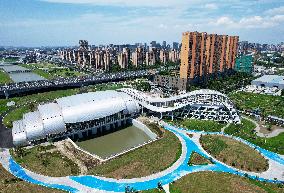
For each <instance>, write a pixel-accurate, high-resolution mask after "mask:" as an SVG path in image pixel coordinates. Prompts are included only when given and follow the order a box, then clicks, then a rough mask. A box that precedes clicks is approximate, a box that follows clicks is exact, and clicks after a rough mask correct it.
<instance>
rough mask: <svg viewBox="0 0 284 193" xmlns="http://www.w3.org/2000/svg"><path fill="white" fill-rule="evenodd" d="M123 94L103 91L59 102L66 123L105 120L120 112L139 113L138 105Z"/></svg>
mask: <svg viewBox="0 0 284 193" xmlns="http://www.w3.org/2000/svg"><path fill="white" fill-rule="evenodd" d="M129 100H132V99H131V97H130V96H128V95H127V94H125V93H122V92H116V91H103V92H95V93H86V94H80V95H74V96H71V97H65V98H61V99H58V100H57V103H58V104H59V106H60V107H61V110H62V114H63V117H64V121H65V123H78V122H85V121H90V120H95V119H99V118H103V117H106V116H110V115H113V114H115V113H118V112H119V111H123V110H128V111H129V113H133V112H137V106H136V103H135V102H133V103H130V102H128V103H126V101H129Z"/></svg>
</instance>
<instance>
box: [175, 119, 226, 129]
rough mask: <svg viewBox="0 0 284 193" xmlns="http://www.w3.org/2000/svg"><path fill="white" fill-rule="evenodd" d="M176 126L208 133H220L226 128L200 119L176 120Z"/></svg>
mask: <svg viewBox="0 0 284 193" xmlns="http://www.w3.org/2000/svg"><path fill="white" fill-rule="evenodd" d="M173 124H175V125H179V126H181V127H183V128H186V129H189V130H197V131H206V132H220V131H221V128H222V127H224V126H226V125H225V124H221V123H218V122H215V121H205V120H199V119H185V120H175V121H174V123H173Z"/></svg>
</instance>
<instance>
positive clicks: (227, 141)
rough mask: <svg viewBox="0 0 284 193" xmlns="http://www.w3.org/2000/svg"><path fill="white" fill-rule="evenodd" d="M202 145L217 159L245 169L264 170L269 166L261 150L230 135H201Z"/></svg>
mask: <svg viewBox="0 0 284 193" xmlns="http://www.w3.org/2000/svg"><path fill="white" fill-rule="evenodd" d="M200 142H201V144H202V147H203V148H204V149H205V150H206V151H207V152H208V153H209V154H211V155H212V156H214V157H215V158H216V159H217V160H219V161H221V162H223V163H226V164H227V165H230V166H233V167H235V168H238V169H241V170H244V171H253V172H263V171H266V170H267V169H268V167H269V165H268V160H266V159H265V158H264V157H263V156H262V155H261V154H260V153H259V152H257V151H256V150H254V149H253V148H251V147H249V146H248V145H245V144H243V143H242V142H239V141H236V140H234V139H231V138H229V137H224V136H219V135H204V136H201V138H200Z"/></svg>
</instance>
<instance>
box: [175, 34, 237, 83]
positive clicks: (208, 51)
mask: <svg viewBox="0 0 284 193" xmlns="http://www.w3.org/2000/svg"><path fill="white" fill-rule="evenodd" d="M238 40H239V37H238V36H227V35H217V34H207V33H205V32H202V33H199V32H185V33H183V34H182V47H181V65H180V78H184V79H188V80H193V79H199V78H202V77H206V76H210V75H213V74H219V73H223V72H225V71H228V70H231V69H233V68H234V65H235V60H236V56H237V50H238Z"/></svg>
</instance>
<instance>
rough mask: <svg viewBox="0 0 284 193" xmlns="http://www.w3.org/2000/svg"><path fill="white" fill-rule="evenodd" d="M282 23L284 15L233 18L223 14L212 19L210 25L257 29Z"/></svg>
mask: <svg viewBox="0 0 284 193" xmlns="http://www.w3.org/2000/svg"><path fill="white" fill-rule="evenodd" d="M283 23H284V15H274V16H266V17H262V16H249V17H243V18H241V19H240V20H234V19H232V18H230V17H227V16H223V17H220V18H217V19H216V20H212V21H211V22H210V25H213V26H223V27H227V28H235V29H252V28H254V29H259V28H271V27H274V26H279V25H282V24H283Z"/></svg>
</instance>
